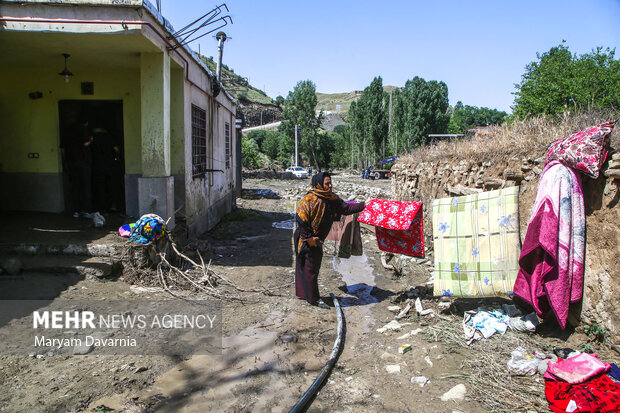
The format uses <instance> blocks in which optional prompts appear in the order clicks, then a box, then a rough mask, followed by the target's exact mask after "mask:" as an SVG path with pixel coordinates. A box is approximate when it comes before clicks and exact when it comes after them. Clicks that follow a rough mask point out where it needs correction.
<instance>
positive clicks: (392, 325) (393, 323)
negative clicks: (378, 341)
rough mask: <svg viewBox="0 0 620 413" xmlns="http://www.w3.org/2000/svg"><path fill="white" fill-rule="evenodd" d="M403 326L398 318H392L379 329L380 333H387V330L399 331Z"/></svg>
mask: <svg viewBox="0 0 620 413" xmlns="http://www.w3.org/2000/svg"><path fill="white" fill-rule="evenodd" d="M401 328H402V326H401V325H400V323H399V322H398V321H396V320H392V321H390V322H389V323H387V324H386V325H384V326H383V327H381V328H378V329H377V332H378V333H382V334H383V333H385V332H386V331H399V330H400V329H401Z"/></svg>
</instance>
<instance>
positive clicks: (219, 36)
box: [215, 32, 226, 82]
mask: <svg viewBox="0 0 620 413" xmlns="http://www.w3.org/2000/svg"><path fill="white" fill-rule="evenodd" d="M215 38H216V39H217V40H218V45H217V67H216V69H215V75H216V77H217V81H218V82H221V81H222V55H223V54H224V42H225V41H226V33H224V32H219V33H218V34H217V35H216V36H215Z"/></svg>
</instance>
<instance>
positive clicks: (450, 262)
mask: <svg viewBox="0 0 620 413" xmlns="http://www.w3.org/2000/svg"><path fill="white" fill-rule="evenodd" d="M518 218H519V188H518V187H516V186H515V187H509V188H503V189H498V190H495V191H489V192H481V193H478V194H474V195H467V196H460V197H456V198H442V199H435V200H434V201H433V241H434V248H435V251H434V253H435V254H434V255H435V269H434V272H433V277H434V294H435V295H436V296H438V295H446V296H455V297H495V296H497V297H502V296H511V295H512V290H513V287H514V283H515V279H516V277H517V273H518V271H519V265H518V257H519V252H520V245H521V242H520V241H521V240H520V239H519V219H518Z"/></svg>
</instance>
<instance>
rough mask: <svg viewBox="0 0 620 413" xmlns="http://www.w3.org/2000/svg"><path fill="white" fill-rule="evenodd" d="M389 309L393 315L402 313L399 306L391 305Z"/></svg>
mask: <svg viewBox="0 0 620 413" xmlns="http://www.w3.org/2000/svg"><path fill="white" fill-rule="evenodd" d="M387 309H388V311H390V312H392V313H400V307H399V306H397V305H391V306H389V307H388V308H387Z"/></svg>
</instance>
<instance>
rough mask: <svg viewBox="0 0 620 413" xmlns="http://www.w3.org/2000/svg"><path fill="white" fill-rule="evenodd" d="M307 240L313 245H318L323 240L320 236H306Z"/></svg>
mask: <svg viewBox="0 0 620 413" xmlns="http://www.w3.org/2000/svg"><path fill="white" fill-rule="evenodd" d="M306 242H307V243H308V245H310V246H311V247H318V246H319V244H320V242H321V240H320V239H319V237H312V238H306Z"/></svg>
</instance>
